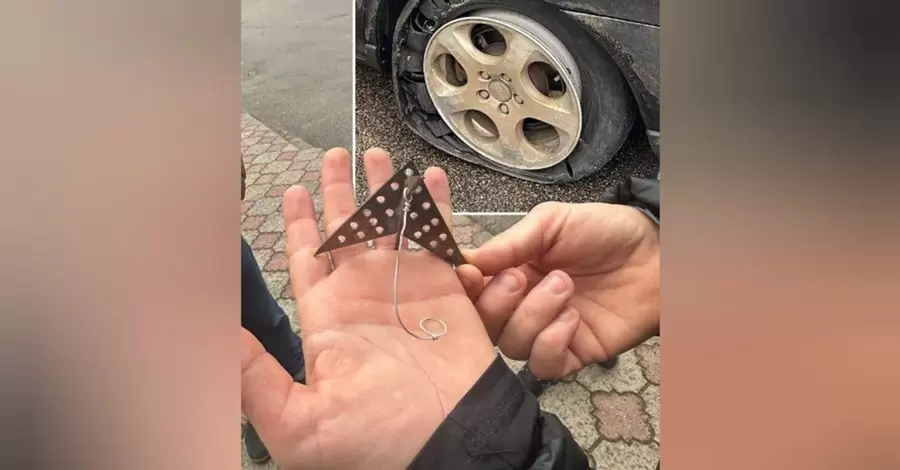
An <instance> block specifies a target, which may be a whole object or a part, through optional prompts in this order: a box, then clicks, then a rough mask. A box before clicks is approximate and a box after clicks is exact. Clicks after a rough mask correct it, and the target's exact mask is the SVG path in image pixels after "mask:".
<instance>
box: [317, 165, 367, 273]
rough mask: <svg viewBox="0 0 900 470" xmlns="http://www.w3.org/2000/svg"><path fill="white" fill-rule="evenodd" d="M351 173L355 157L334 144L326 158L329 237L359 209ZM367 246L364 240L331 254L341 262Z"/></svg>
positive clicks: (325, 212) (325, 210)
mask: <svg viewBox="0 0 900 470" xmlns="http://www.w3.org/2000/svg"><path fill="white" fill-rule="evenodd" d="M351 173H352V169H351V157H350V153H349V152H347V150H345V149H342V148H333V149H331V150H329V151H327V152H325V156H324V157H323V161H322V202H323V206H324V207H323V215H324V218H325V236H326V238H327V237H330V236H331V234H333V233H334V232H335V231H336V230H337V229H338V228H340V226H341V225H342V224H343V223H344V222H346V221H347V219H348V218H350V216H351V215H353V213H354V212H356V196H355V195H354V193H353V178H352V174H351ZM365 249H366V245H365V244H364V243H357V244H354V245H349V246H346V247H343V248H340V249H337V250H334V251H333V252H332V253H331V256H332V259H334V264H335V266H337V265H339V264H340V262H341V260H343V259H347V258H348V257H352V256H354V255H356V254H359V253H360V252H362V251H363V250H365Z"/></svg>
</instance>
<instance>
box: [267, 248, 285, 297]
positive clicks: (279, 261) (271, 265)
mask: <svg viewBox="0 0 900 470" xmlns="http://www.w3.org/2000/svg"><path fill="white" fill-rule="evenodd" d="M287 268H288V257H287V254H285V253H275V255H274V256H272V258H270V259H269V262H268V263H266V265H265V268H264V269H265V270H266V271H287ZM289 288H290V286H285V289H287V290H290V289H289ZM281 297H284V292H282V293H281Z"/></svg>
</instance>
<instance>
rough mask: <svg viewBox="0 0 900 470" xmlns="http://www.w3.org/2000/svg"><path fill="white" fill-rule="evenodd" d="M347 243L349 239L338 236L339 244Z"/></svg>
mask: <svg viewBox="0 0 900 470" xmlns="http://www.w3.org/2000/svg"><path fill="white" fill-rule="evenodd" d="M345 241H347V237H345V236H343V235H338V243H344V242H345Z"/></svg>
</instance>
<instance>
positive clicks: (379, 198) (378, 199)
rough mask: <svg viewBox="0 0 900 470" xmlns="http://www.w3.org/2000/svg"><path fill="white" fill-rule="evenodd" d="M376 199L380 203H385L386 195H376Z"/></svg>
mask: <svg viewBox="0 0 900 470" xmlns="http://www.w3.org/2000/svg"><path fill="white" fill-rule="evenodd" d="M375 200H376V201H378V203H379V204H384V196H376V197H375Z"/></svg>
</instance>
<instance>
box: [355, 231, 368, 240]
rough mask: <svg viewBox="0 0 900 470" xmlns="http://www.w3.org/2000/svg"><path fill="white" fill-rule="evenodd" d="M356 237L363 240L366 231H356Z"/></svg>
mask: <svg viewBox="0 0 900 470" xmlns="http://www.w3.org/2000/svg"><path fill="white" fill-rule="evenodd" d="M356 238H359V239H360V240H362V239H363V238H366V232H363V231H362V230H360V231H359V232H356Z"/></svg>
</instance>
